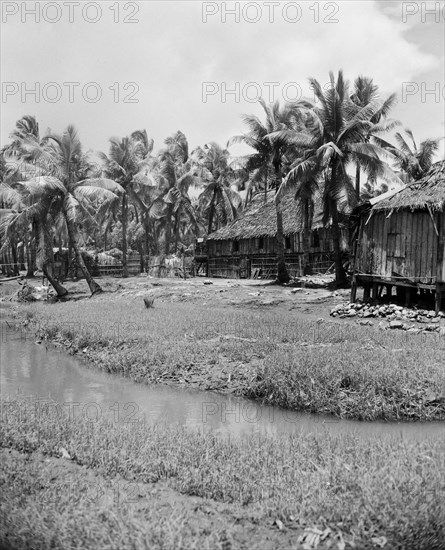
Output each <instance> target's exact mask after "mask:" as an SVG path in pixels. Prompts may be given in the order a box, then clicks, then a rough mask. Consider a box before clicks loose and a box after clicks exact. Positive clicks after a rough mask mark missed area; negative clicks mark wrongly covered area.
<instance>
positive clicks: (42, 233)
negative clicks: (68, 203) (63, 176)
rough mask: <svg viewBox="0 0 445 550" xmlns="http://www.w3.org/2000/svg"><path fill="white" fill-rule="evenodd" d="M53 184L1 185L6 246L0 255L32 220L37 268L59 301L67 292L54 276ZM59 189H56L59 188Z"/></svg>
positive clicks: (0, 224)
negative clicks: (17, 233) (39, 268)
mask: <svg viewBox="0 0 445 550" xmlns="http://www.w3.org/2000/svg"><path fill="white" fill-rule="evenodd" d="M53 185H54V184H53V182H52V181H48V182H47V184H46V185H43V186H35V185H33V184H30V185H28V182H26V181H25V182H14V181H12V182H8V181H2V182H1V183H0V200H1V202H2V205H3V206H6V208H2V209H0V235H1V236H2V239H3V240H4V244H3V246H2V248H1V250H0V253H1V252H2V251H3V250H4V249H5V247H7V246H8V244H9V242H10V241H11V239H12V238H13V235H15V233H16V232H17V231H18V230H19V228H20V227H21V226H23V225H25V226H26V225H28V224H29V221H30V220H32V222H33V227H34V230H35V233H36V236H35V238H36V246H37V256H36V260H37V264H38V266H39V267H41V269H42V271H43V273H44V274H45V277H46V278H47V279H48V281H49V282H50V283H51V285H52V286H53V288H54V289H55V291H56V292H57V295H58V296H59V297H63V296H66V295H67V294H68V291H67V290H66V288H65V287H63V286H62V285H61V284H60V283H59V281H58V280H57V279H56V277H55V275H54V255H53V248H52V234H51V233H52V231H51V228H52V223H51V222H52V218H51V215H50V210H51V205H52V200H53V190H54V188H53ZM56 189H57V186H56Z"/></svg>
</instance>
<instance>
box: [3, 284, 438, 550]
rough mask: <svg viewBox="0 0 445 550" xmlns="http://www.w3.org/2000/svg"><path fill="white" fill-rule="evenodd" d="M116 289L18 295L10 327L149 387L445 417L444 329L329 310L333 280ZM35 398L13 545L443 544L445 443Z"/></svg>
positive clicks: (15, 429)
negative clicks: (140, 417) (224, 432)
mask: <svg viewBox="0 0 445 550" xmlns="http://www.w3.org/2000/svg"><path fill="white" fill-rule="evenodd" d="M119 284H120V287H117V288H115V289H114V290H115V292H107V293H104V294H103V295H101V296H97V297H94V298H92V299H80V300H72V301H69V302H67V303H55V304H43V303H33V304H30V305H27V306H23V305H20V306H18V307H16V306H14V307H13V308H12V310H11V311H10V313H14V314H15V316H16V320H17V321H18V322H19V323H20V328H14V327H12V326H11V327H9V328H8V330H9V331H10V332H11V334H13V335H14V338H16V337H17V331H21V333H22V336H24V337H29V338H30V339H31V340H32V341H34V340H37V341H40V340H43V339H46V340H48V342H51V343H53V344H55V345H58V346H62V347H63V348H66V349H67V350H68V351H69V352H70V353H73V354H75V355H77V356H78V357H79V358H80V359H82V360H84V361H85V362H86V364H87V365H90V366H96V367H98V368H100V369H103V370H105V371H108V372H111V373H118V374H122V375H124V376H127V377H129V378H131V379H133V380H135V381H137V382H141V383H156V382H162V383H170V384H181V385H186V386H190V387H194V388H201V389H211V390H214V391H218V392H222V393H228V392H230V393H235V394H238V395H244V396H248V397H253V398H255V399H258V400H260V401H264V402H267V403H270V404H274V405H282V406H285V407H288V408H291V409H296V410H304V411H313V412H319V413H331V414H335V415H337V416H339V417H347V418H358V419H367V420H373V419H387V420H395V419H402V420H411V421H416V420H417V421H428V420H441V419H442V420H443V419H444V418H445V404H444V399H443V398H444V396H445V389H444V388H445V384H444V369H443V358H444V351H445V349H444V342H443V339H441V338H440V337H439V335H438V334H431V335H416V334H407V333H404V332H398V331H383V330H380V329H379V327H378V325H377V324H375V326H372V327H369V326H366V327H364V326H360V325H358V324H357V323H355V322H352V321H349V320H345V321H335V322H332V320H331V319H330V318H329V315H328V312H329V309H330V306H331V304H332V302H334V301H335V298H333V297H331V296H329V295H326V293H324V294H323V292H324V291H323V292H320V293H317V292H314V293H312V294H310V295H309V294H308V295H305V296H304V297H299V296H293V295H292V296H291V295H290V292H287V293H285V291H284V290H283V289H277V288H273V287H270V288H264V289H261V290H260V291H258V289H255V288H253V289H251V288H243V287H240V286H235V285H233V286H232V288H226V287H224V286H223V285H221V284H219V285H218V284H217V283H216V282H215V284H214V288H207V287H205V286H204V285H202V282H201V283H200V285H198V284H197V283H193V282H192V283H189V284H178V283H171V282H165V281H163V282H157V283H156V285H155V286H153V285H151V284H150V283H147V282H143V283H142V284H141V283H136V282H134V281H130V282H128V283H127V282H123V283H119ZM147 294H148V295H151V296H153V295H154V296H155V303H154V307H153V308H150V309H146V308H145V307H144V304H143V297H144V296H145V295H147ZM339 299H341V297H340V298H339ZM3 337H6V338H7V337H8V332H6V334H3ZM21 406H22V404H21V403H20V402H16V404H15V405H14V404H12V405H11V403H9V404H8V408H7V409H2V423H1V427H0V446H1V450H0V455H1V456H0V459H1V464H2V467H1V473H0V491H1V493H2V501H1V515H0V537H1V539H0V546H1V547H2V548H3V547H4V548H11V549H12V548H14V549H15V548H30V549H31V548H33V549H46V548H60V549H66V548H70V549H71V548H76V549H77V548H79V549H80V548H100V549H102V548H103V549H123V550H127V549H143V548H147V547H148V548H155V549H158V548H162V549H177V548H197V549H201V548H204V549H205V548H208V549H209V550H210V549H211V550H213V549H222V550H229V549H230V550H232V549H237V548H240V549H252V548H255V549H256V548H257V549H261V550H263V549H264V550H265V549H268V548H270V549H277V550H278V549H283V548H285V549H291V548H301V549H306V548H309V549H310V548H315V547H316V546H315V544H316V543H317V542H318V543H319V545H318V548H319V549H323V550H324V549H325V548H333V549H336V550H342V549H348V548H356V549H360V550H361V549H365V550H366V549H371V548H379V547H380V548H387V549H388V548H389V549H398V550H402V549H404V550H411V549H412V550H414V549H416V550H419V549H420V550H436V549H441V548H443V547H444V546H443V540H445V510H444V505H443V502H444V501H445V498H444V496H445V495H444V493H445V484H444V479H445V478H444V471H445V452H444V451H445V441H444V439H443V438H442V439H438V438H437V437H436V438H433V437H429V438H426V439H425V440H423V441H422V442H414V441H412V442H411V441H405V440H402V439H400V438H392V439H391V438H389V437H384V438H381V437H375V438H374V439H372V440H368V439H364V438H361V437H359V436H357V435H354V434H353V433H344V434H341V435H339V434H338V432H336V433H333V432H329V430H327V431H326V432H323V433H307V432H306V433H303V432H301V433H295V434H292V435H287V436H274V437H272V436H265V435H256V436H253V435H252V436H249V437H244V438H242V439H236V440H232V439H228V438H221V437H217V436H216V435H212V434H211V433H207V434H201V433H198V432H196V431H193V430H189V429H186V428H181V427H173V426H170V427H168V426H157V427H152V426H149V425H146V424H145V423H142V422H141V423H136V424H122V423H114V422H112V421H110V420H106V419H101V420H99V421H97V422H88V421H87V419H85V418H84V417H81V418H76V419H73V418H68V417H66V416H63V415H62V416H57V417H53V416H51V414H50V413H49V412H47V413H45V411H44V410H43V412H41V414H39V415H35V414H34V415H33V414H29V413H28V414H17V411H20V407H21ZM14 407H16V408H14ZM419 429H422V427H421V425H419ZM63 456H65V457H66V456H68V457H69V458H63ZM311 541H312V542H311ZM305 545H306V546H305Z"/></svg>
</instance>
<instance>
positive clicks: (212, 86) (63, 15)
mask: <svg viewBox="0 0 445 550" xmlns="http://www.w3.org/2000/svg"><path fill="white" fill-rule="evenodd" d="M1 4H2V6H1V7H2V28H1V30H2V33H1V72H2V98H1V117H0V120H1V143H2V145H3V144H5V143H6V142H7V141H8V136H9V134H10V132H11V130H12V129H13V128H14V125H15V122H16V120H18V119H19V118H21V117H22V116H23V115H25V114H30V115H34V116H35V117H36V118H37V120H38V122H39V124H40V128H41V132H44V131H45V130H46V129H48V128H49V129H51V131H53V132H61V131H63V129H64V128H65V127H66V126H67V125H68V124H74V125H75V126H76V127H77V129H78V131H79V135H80V137H81V140H82V143H83V146H84V149H85V150H87V149H91V150H102V151H105V152H107V150H108V147H109V143H108V139H109V138H110V137H111V136H118V137H123V136H126V135H129V134H130V133H131V132H133V131H134V130H138V129H146V130H147V133H148V135H149V136H150V137H152V138H153V139H154V140H155V151H156V150H159V149H160V148H161V147H162V146H163V141H164V139H165V138H166V137H167V136H169V135H171V134H172V133H174V132H175V131H177V130H181V131H182V132H184V133H185V134H186V136H187V138H188V141H189V144H190V147H191V148H194V147H196V146H198V145H201V146H202V145H204V144H205V143H207V142H209V141H216V142H218V143H219V144H221V145H225V144H226V143H227V140H228V139H229V138H230V137H231V136H233V135H236V134H240V133H242V132H243V130H244V127H243V122H242V119H241V116H242V114H243V113H247V114H256V115H259V116H261V107H260V106H259V105H258V102H257V99H258V97H259V96H260V95H261V96H262V97H264V99H265V100H266V101H269V100H275V99H280V100H285V99H287V100H290V101H295V100H297V99H301V98H302V97H309V98H310V97H311V92H310V88H309V85H308V78H309V77H315V78H317V79H318V80H319V81H320V83H321V84H323V85H324V84H325V83H327V82H328V79H329V76H328V75H329V71H333V72H334V73H337V72H338V70H339V69H342V70H343V72H344V75H345V77H346V78H347V79H348V80H350V81H352V82H353V80H354V79H355V78H356V77H357V76H359V75H364V76H370V77H372V78H373V79H374V82H375V83H376V84H377V85H378V86H379V89H380V93H381V97H382V98H385V97H387V96H388V95H389V94H391V93H393V92H395V93H397V96H398V104H397V107H396V108H395V109H394V111H393V113H392V116H393V117H394V118H397V119H400V120H401V121H402V123H403V127H407V128H409V129H411V130H412V131H413V132H414V135H415V137H416V139H417V141H421V140H423V139H426V138H429V137H433V138H436V137H441V136H443V135H444V134H445V128H444V120H445V108H444V104H445V74H444V71H445V64H444V52H445V2H443V1H442V2H398V1H397V2H392V1H391V2H388V1H383V2H382V1H379V2H377V1H373V0H364V1H355V0H354V1H352V0H346V1H337V2H314V1H313V0H311V1H300V2H278V1H270V2H248V1H247V2H246V1H243V2H198V1H184V0H173V1H165V0H164V1H140V2H125V1H121V2H116V1H113V2H81V1H73V2H16V1H11V2H8V1H5V0H4V1H3V2H2V3H1ZM434 7H436V12H435V13H434V12H431V9H432V8H434ZM70 83H71V84H70ZM32 90H34V93H33V92H32ZM444 151H445V140H442V142H441V151H440V155H439V158H443V157H444V154H445V153H444ZM232 152H233V153H234V154H236V153H237V150H236V147H235V148H234V149H232Z"/></svg>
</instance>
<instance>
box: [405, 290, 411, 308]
mask: <svg viewBox="0 0 445 550" xmlns="http://www.w3.org/2000/svg"><path fill="white" fill-rule="evenodd" d="M411 292H412V290H411V288H409V287H406V289H405V307H411Z"/></svg>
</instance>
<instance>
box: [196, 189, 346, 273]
mask: <svg viewBox="0 0 445 550" xmlns="http://www.w3.org/2000/svg"><path fill="white" fill-rule="evenodd" d="M281 204H282V212H283V228H284V236H285V259H286V265H287V269H288V272H289V274H290V275H291V276H301V275H303V271H304V264H303V219H302V215H301V212H300V209H299V208H298V204H297V202H296V201H295V198H294V194H293V193H289V194H287V195H285V196H284V197H283V199H282V203H281ZM312 218H313V220H312V225H311V236H310V249H309V259H310V268H311V269H312V270H313V271H321V272H326V271H327V270H328V269H329V267H331V266H332V264H333V261H334V260H333V257H334V256H333V243H332V235H331V230H330V229H326V228H324V227H323V226H322V223H321V211H320V209H319V208H318V209H317V208H316V213H315V215H314V216H312ZM276 227H277V219H276V209H275V196H274V193H273V192H269V193H268V195H267V199H265V196H264V193H258V194H257V195H256V196H255V197H254V198H253V199H252V201H251V203H250V204H249V205H248V207H247V209H246V210H245V211H244V212H243V213H242V215H241V217H240V218H239V219H237V220H235V221H234V222H232V223H231V224H228V225H227V226H225V227H222V228H221V229H219V230H218V231H215V232H214V233H211V234H210V235H209V236H208V237H207V246H206V248H207V272H208V276H210V277H227V278H251V277H252V278H256V277H261V278H263V279H266V278H269V279H272V278H274V277H275V276H276V272H277V238H276V232H277V229H276ZM342 248H343V250H344V251H345V253H346V252H347V250H348V232H347V230H346V229H342Z"/></svg>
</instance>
